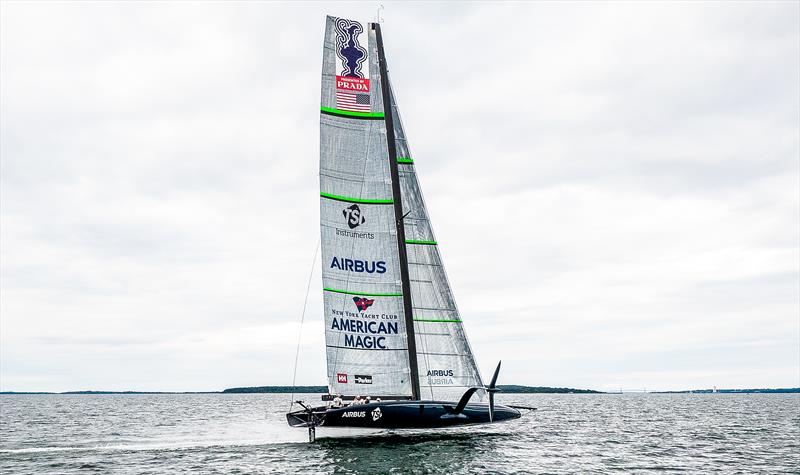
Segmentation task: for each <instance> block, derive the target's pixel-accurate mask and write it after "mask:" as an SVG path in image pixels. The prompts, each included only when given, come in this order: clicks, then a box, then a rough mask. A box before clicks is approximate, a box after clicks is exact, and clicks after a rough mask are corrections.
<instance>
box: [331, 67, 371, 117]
mask: <svg viewBox="0 0 800 475" xmlns="http://www.w3.org/2000/svg"><path fill="white" fill-rule="evenodd" d="M336 108H337V109H341V110H346V111H352V112H370V111H371V110H372V107H371V105H370V100H369V79H363V78H351V77H344V76H336Z"/></svg>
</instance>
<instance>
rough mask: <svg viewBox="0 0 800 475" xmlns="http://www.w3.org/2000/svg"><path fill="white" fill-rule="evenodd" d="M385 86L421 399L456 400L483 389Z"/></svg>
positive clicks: (399, 125)
mask: <svg viewBox="0 0 800 475" xmlns="http://www.w3.org/2000/svg"><path fill="white" fill-rule="evenodd" d="M387 81H388V83H389V88H390V92H391V110H392V114H393V116H392V117H393V120H392V122H393V124H394V135H395V142H396V147H397V155H398V156H397V157H395V158H396V160H397V163H398V167H399V171H400V186H401V196H402V198H403V210H404V212H405V213H407V216H406V217H405V219H404V223H405V236H406V251H407V253H408V265H409V276H410V281H411V282H410V283H411V302H412V304H413V316H414V329H415V336H416V342H417V345H416V346H417V360H418V365H419V384H420V397H422V398H423V399H425V398H431V399H448V398H451V397H458V396H460V393H463V391H464V390H465V388H470V387H483V382H482V380H481V375H480V372H479V370H478V367H477V365H476V364H475V359H474V357H473V355H472V349H471V348H470V345H469V341H468V340H467V335H466V333H465V332H464V326H463V322H462V320H461V316H460V314H459V312H458V308H457V307H456V302H455V299H454V297H453V292H452V291H451V289H450V283H449V282H448V280H447V274H446V273H445V270H444V264H443V263H442V259H441V256H440V255H439V249H438V243H437V242H436V237H435V236H434V234H433V228H432V227H431V223H430V219H429V218H428V211H427V209H426V208H425V202H424V200H423V198H422V190H421V188H420V185H419V181H418V180H417V174H416V171H415V169H414V161H413V158H412V156H411V151H410V148H409V145H408V139H407V137H406V134H405V131H404V130H403V124H402V121H401V119H400V111H399V109H398V107H397V102H396V100H395V96H394V91H393V90H392V88H391V81H389V78H387Z"/></svg>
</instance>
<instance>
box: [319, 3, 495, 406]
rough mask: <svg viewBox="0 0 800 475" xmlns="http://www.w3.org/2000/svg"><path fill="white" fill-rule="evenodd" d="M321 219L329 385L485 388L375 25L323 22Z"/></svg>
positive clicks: (396, 389)
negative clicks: (417, 171)
mask: <svg viewBox="0 0 800 475" xmlns="http://www.w3.org/2000/svg"><path fill="white" fill-rule="evenodd" d="M386 104H388V105H389V107H385V105H386ZM387 110H388V111H389V112H388V113H386V111H387ZM320 216H321V233H322V279H323V288H324V290H323V292H324V308H325V340H326V346H327V359H328V382H329V390H330V392H331V393H332V394H344V395H358V394H369V395H373V396H393V397H398V398H402V397H408V398H413V399H420V398H422V397H431V398H435V397H437V394H442V395H444V393H439V392H438V389H439V388H462V389H463V388H468V387H481V386H483V384H482V381H481V377H480V373H479V371H478V368H477V366H476V365H475V360H474V358H473V356H472V351H471V350H470V347H469V343H468V342H467V338H466V334H465V333H464V330H463V326H462V323H461V318H460V315H459V313H458V310H457V308H456V305H455V300H454V298H453V295H452V292H451V290H450V285H449V283H448V281H447V276H446V275H445V272H444V266H443V265H442V262H441V258H440V255H439V252H438V249H437V244H436V240H435V238H434V235H433V230H432V228H431V226H430V221H429V219H428V213H427V210H426V209H425V204H424V202H423V199H422V192H421V190H420V187H419V182H418V181H417V177H416V173H415V172H414V166H413V160H412V158H411V153H410V151H409V147H408V142H407V140H406V136H405V133H404V131H403V127H402V123H401V120H400V114H399V112H398V109H397V106H396V103H395V101H394V95H393V92H392V90H391V86H390V84H389V81H388V75H387V73H386V61H385V56H384V54H383V45H382V40H381V34H380V25H377V24H371V23H360V22H357V21H351V20H346V19H342V18H335V17H328V18H327V24H326V29H325V49H324V55H323V67H322V102H321V117H320Z"/></svg>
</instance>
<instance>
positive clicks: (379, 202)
mask: <svg viewBox="0 0 800 475" xmlns="http://www.w3.org/2000/svg"><path fill="white" fill-rule="evenodd" d="M319 196H321V197H323V198H328V199H331V200H338V201H348V202H350V203H366V204H373V205H390V204H392V203H394V201H392V200H368V199H363V198H349V197H347V196H339V195H332V194H330V193H323V192H320V194H319Z"/></svg>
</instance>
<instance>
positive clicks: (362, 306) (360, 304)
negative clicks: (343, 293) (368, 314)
mask: <svg viewBox="0 0 800 475" xmlns="http://www.w3.org/2000/svg"><path fill="white" fill-rule="evenodd" d="M353 302H355V304H356V307H357V308H358V309H359V310H361V311H362V312H363V311H364V310H366V309H368V308H370V307H371V306H372V304H374V303H375V299H365V298H363V297H353Z"/></svg>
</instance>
